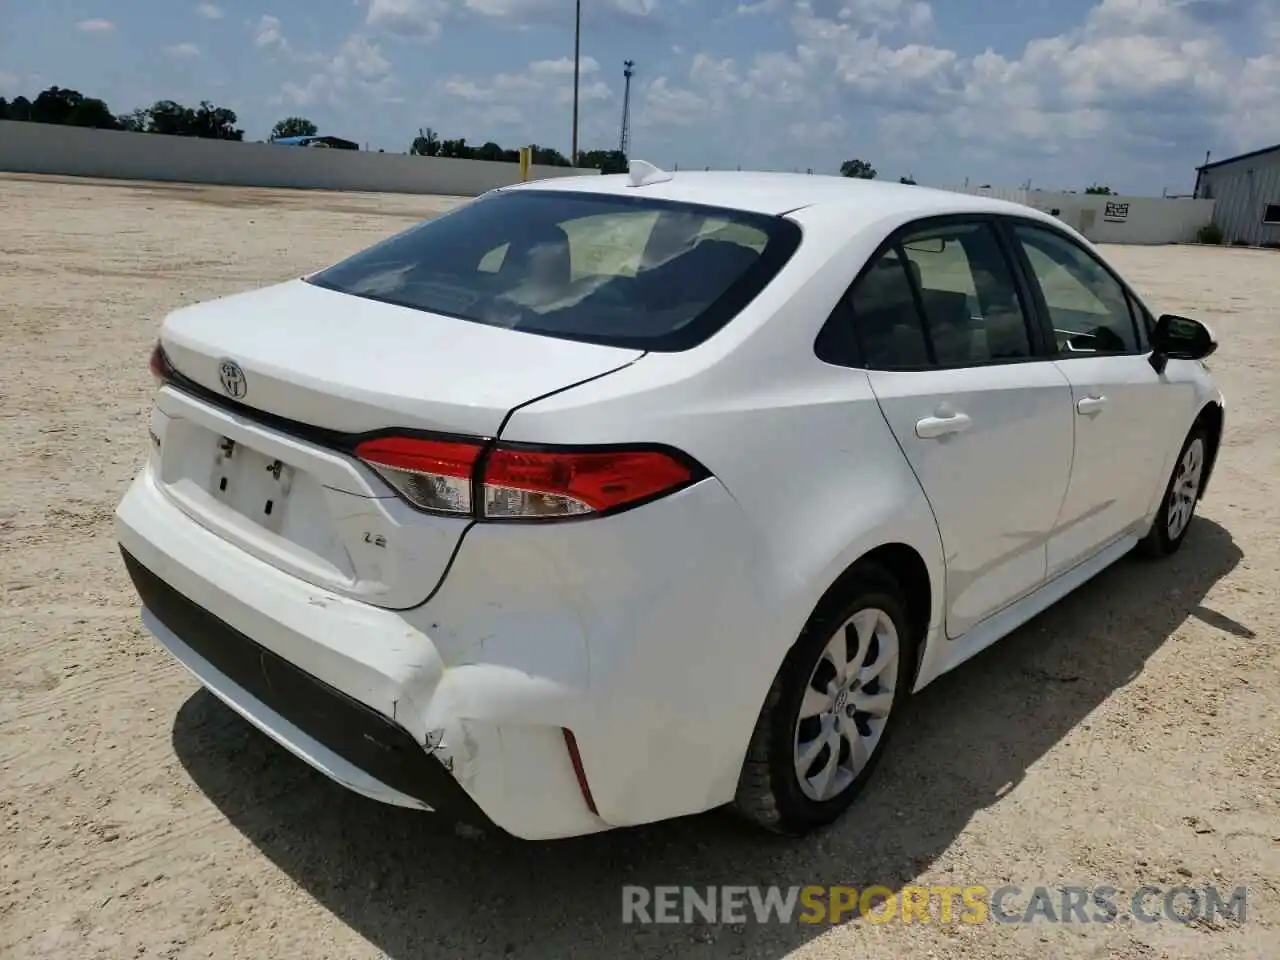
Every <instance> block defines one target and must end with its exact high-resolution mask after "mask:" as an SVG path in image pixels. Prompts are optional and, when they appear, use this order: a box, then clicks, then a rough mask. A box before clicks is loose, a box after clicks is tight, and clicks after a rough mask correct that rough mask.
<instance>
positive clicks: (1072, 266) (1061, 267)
mask: <svg viewBox="0 0 1280 960" xmlns="http://www.w3.org/2000/svg"><path fill="white" fill-rule="evenodd" d="M1013 232H1014V234H1015V235H1016V236H1017V238H1018V240H1019V242H1020V243H1021V245H1022V249H1023V250H1024V251H1025V252H1026V255H1027V260H1028V262H1029V263H1030V266H1031V272H1032V274H1034V276H1035V280H1036V282H1037V283H1038V284H1039V286H1040V290H1041V293H1042V294H1043V295H1044V302H1045V305H1046V306H1047V307H1048V310H1049V319H1050V320H1051V321H1052V323H1053V329H1054V334H1055V336H1056V338H1057V344H1058V351H1059V353H1060V354H1062V355H1063V356H1068V357H1070V356H1076V355H1079V354H1099V353H1137V352H1138V351H1139V349H1140V347H1139V344H1138V332H1137V327H1136V325H1135V324H1134V322H1133V315H1132V313H1131V312H1130V308H1129V296H1128V294H1127V293H1125V290H1124V287H1123V286H1121V285H1120V282H1119V281H1118V280H1117V279H1116V278H1115V277H1113V276H1112V275H1111V274H1110V273H1109V272H1107V270H1106V269H1105V268H1103V266H1102V265H1101V264H1100V263H1098V261H1097V260H1095V259H1094V258H1093V257H1091V256H1090V255H1089V254H1088V253H1087V252H1086V251H1084V250H1083V249H1081V248H1080V247H1079V246H1078V245H1077V244H1075V243H1073V242H1072V241H1071V240H1069V239H1068V238H1066V237H1064V236H1061V235H1060V234H1058V233H1056V232H1054V231H1051V230H1045V229H1042V228H1040V227H1032V226H1027V225H1026V224H1016V225H1015V226H1014V228H1013Z"/></svg>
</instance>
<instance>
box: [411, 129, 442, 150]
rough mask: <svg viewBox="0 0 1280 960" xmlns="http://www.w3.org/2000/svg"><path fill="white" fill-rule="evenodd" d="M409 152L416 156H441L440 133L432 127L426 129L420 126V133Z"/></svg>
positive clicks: (414, 139)
mask: <svg viewBox="0 0 1280 960" xmlns="http://www.w3.org/2000/svg"><path fill="white" fill-rule="evenodd" d="M409 153H410V154H412V155H413V156H415V157H438V156H440V135H439V134H438V133H436V132H435V131H434V130H432V129H431V128H430V127H427V129H425V130H423V129H421V128H419V129H418V135H417V136H416V137H414V138H413V146H411V147H410V148H409Z"/></svg>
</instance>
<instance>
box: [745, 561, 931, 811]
mask: <svg viewBox="0 0 1280 960" xmlns="http://www.w3.org/2000/svg"><path fill="white" fill-rule="evenodd" d="M911 622H912V621H911V618H910V617H908V616H907V614H906V598H905V596H904V594H903V591H902V588H901V587H900V586H899V585H898V583H897V581H896V580H895V579H894V578H893V577H892V576H891V575H890V574H889V573H888V572H887V571H886V570H884V569H882V568H881V567H879V566H874V565H871V564H864V565H861V566H858V567H855V568H853V569H852V570H851V571H850V572H849V573H848V574H846V575H845V577H844V578H843V583H842V584H841V585H840V587H839V588H838V590H837V592H836V595H835V596H834V597H830V598H828V600H824V602H823V603H822V604H821V605H820V606H819V608H818V609H817V610H816V611H815V612H814V614H813V615H812V616H811V617H810V618H809V622H808V623H807V624H806V626H805V629H804V631H803V632H802V633H801V635H800V638H799V639H798V640H797V641H796V643H795V645H794V646H793V647H792V648H791V650H790V651H789V652H788V653H787V656H786V659H785V660H784V661H783V664H782V667H781V669H780V670H779V671H778V674H777V676H776V677H775V678H774V681H773V684H772V686H771V687H770V688H769V694H768V696H767V697H766V698H765V703H764V706H763V708H762V709H761V711H760V715H759V718H758V719H757V721H756V726H755V730H754V731H753V732H752V735H751V741H750V744H749V746H748V748H747V755H746V759H745V761H744V762H743V766H742V773H741V776H740V778H739V781H738V790H737V795H736V797H735V799H734V803H733V809H734V812H735V813H737V814H738V815H739V816H740V817H742V818H744V819H746V820H747V821H749V822H750V823H752V824H754V825H756V826H758V827H763V828H764V829H766V830H768V831H771V832H773V833H780V834H784V835H788V836H803V835H805V834H808V833H810V832H812V831H814V830H816V829H818V828H821V827H824V826H826V825H828V824H830V823H832V822H833V821H835V820H836V819H837V818H838V817H839V816H840V815H841V814H842V813H844V811H845V810H846V809H848V807H849V806H850V804H852V803H853V802H854V800H855V799H857V797H858V795H859V794H860V793H861V792H862V790H863V789H864V787H865V786H866V784H867V782H868V781H869V780H870V779H871V776H872V774H873V773H874V772H875V769H876V766H877V764H878V763H879V761H880V758H881V757H882V756H883V755H884V749H885V744H886V741H887V739H888V735H889V733H890V732H891V730H892V728H893V725H894V722H895V720H896V718H897V715H898V713H899V708H900V706H901V703H902V702H903V701H904V700H905V699H906V696H907V692H908V689H909V685H910V682H911V677H912V672H913V671H912V667H913V665H914V664H915V656H914V651H915V647H916V642H915V639H916V638H915V637H913V636H912V631H911ZM872 623H874V626H873V627H870V628H869V629H864V628H867V627H868V625H869V624H872ZM851 635H852V636H856V637H857V638H858V639H857V641H856V644H857V646H858V647H859V648H863V647H864V644H865V648H864V649H862V650H861V651H860V652H861V653H863V654H864V655H863V657H862V659H861V660H859V658H858V653H859V652H858V651H854V650H853V647H852V646H851V645H850V644H849V643H847V642H846V643H845V645H844V646H845V650H846V666H845V669H844V671H843V675H844V681H845V682H844V683H843V684H842V683H840V682H839V680H840V676H841V671H840V670H839V668H838V667H837V665H836V664H835V662H834V660H833V656H832V654H831V650H832V649H833V648H835V649H836V650H837V654H836V655H837V656H838V649H839V644H838V643H837V641H838V640H840V639H841V638H842V637H843V638H844V639H846V640H848V639H850V637H851ZM869 636H870V637H873V638H874V640H870V639H868V637H869ZM890 647H892V651H891V653H892V658H893V662H888V661H886V660H885V658H886V656H888V654H889V652H890ZM854 664H860V665H859V666H857V667H856V668H855V667H854ZM877 670H878V671H879V673H878V674H876V676H875V677H874V679H873V680H871V681H867V679H866V678H867V677H868V676H870V675H871V674H872V673H873V672H875V671H877ZM855 673H856V675H857V676H856V678H855V676H854V675H855ZM890 684H891V686H892V689H889V686H890ZM851 688H852V689H851ZM841 690H843V691H844V694H843V696H841V695H840V693H839V691H841ZM824 696H825V697H827V698H828V700H829V703H830V707H831V711H832V712H831V713H830V715H826V714H819V715H817V716H814V715H813V713H814V710H815V709H817V705H818V704H819V703H820V702H821V701H822V699H823V697H824ZM859 707H868V708H870V707H874V711H882V713H883V716H877V715H876V714H875V712H874V711H873V712H859V709H858V708H859ZM802 709H803V710H804V711H805V713H806V714H807V715H806V716H805V717H803V718H802V716H801V711H802ZM833 724H834V725H835V729H834V732H832V725H833ZM855 733H856V734H857V736H856V737H855V736H854V734H855ZM819 741H824V742H825V746H821V745H819V746H815V744H818V743H819ZM859 743H860V746H858V744H859ZM855 749H857V750H858V753H857V754H855V753H854V751H855ZM815 750H816V751H817V752H816V753H815V752H814V751H815ZM833 751H838V752H834V753H833ZM805 760H808V765H807V767H805V769H806V774H807V775H806V776H804V777H802V775H801V772H800V770H801V768H802V766H803V765H804V761H805ZM831 764H834V765H835V769H834V770H832V769H831ZM815 773H816V774H817V776H816V777H815V776H814V774H815ZM824 777H825V778H824ZM802 781H803V782H802Z"/></svg>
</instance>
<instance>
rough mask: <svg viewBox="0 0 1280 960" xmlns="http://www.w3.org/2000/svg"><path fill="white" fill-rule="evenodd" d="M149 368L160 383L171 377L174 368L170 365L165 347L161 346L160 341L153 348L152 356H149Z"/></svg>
mask: <svg viewBox="0 0 1280 960" xmlns="http://www.w3.org/2000/svg"><path fill="white" fill-rule="evenodd" d="M147 369H148V370H150V371H151V375H152V376H153V377H155V378H156V381H157V382H158V383H164V382H165V381H166V380H168V379H169V375H170V373H171V372H172V371H173V368H172V367H171V366H170V365H169V358H168V357H167V356H165V352H164V347H162V346H160V341H159V340H157V341H156V345H155V346H154V347H152V348H151V356H150V357H148V358H147Z"/></svg>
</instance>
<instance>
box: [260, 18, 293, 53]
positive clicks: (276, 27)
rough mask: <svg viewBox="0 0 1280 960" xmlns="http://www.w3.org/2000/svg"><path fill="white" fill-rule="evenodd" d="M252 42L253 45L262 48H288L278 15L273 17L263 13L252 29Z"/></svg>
mask: <svg viewBox="0 0 1280 960" xmlns="http://www.w3.org/2000/svg"><path fill="white" fill-rule="evenodd" d="M253 42H254V45H255V46H258V47H264V48H275V49H279V50H288V49H289V42H288V41H287V40H286V39H285V38H284V33H283V32H282V31H281V24H280V18H279V17H273V16H271V15H270V14H264V15H263V16H262V17H261V18H260V19H259V20H258V23H257V25H256V26H255V27H254V29H253Z"/></svg>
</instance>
